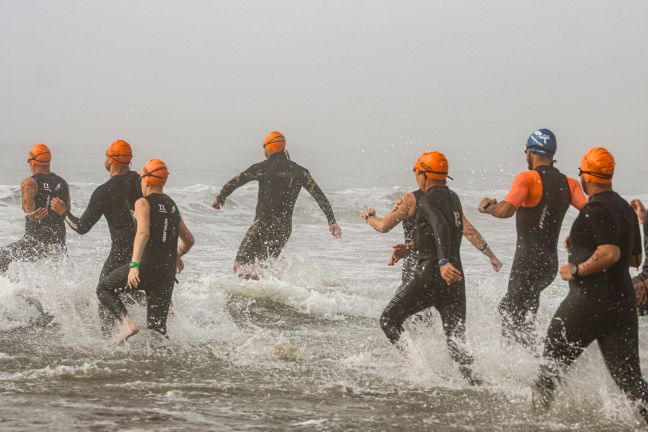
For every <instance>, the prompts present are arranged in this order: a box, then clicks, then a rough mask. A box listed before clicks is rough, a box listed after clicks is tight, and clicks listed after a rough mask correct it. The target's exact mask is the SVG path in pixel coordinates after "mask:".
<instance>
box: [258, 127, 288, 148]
mask: <svg viewBox="0 0 648 432" xmlns="http://www.w3.org/2000/svg"><path fill="white" fill-rule="evenodd" d="M263 148H264V149H268V151H269V152H270V154H273V153H278V152H280V151H284V150H285V149H286V137H285V136H284V135H283V134H282V133H281V132H277V131H274V132H270V133H269V134H268V136H267V137H266V139H265V140H263Z"/></svg>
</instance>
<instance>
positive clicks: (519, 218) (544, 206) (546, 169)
mask: <svg viewBox="0 0 648 432" xmlns="http://www.w3.org/2000/svg"><path fill="white" fill-rule="evenodd" d="M536 171H537V172H538V173H539V174H540V178H541V181H542V197H541V199H540V203H539V204H538V205H537V206H535V207H531V208H519V209H518V210H517V214H516V229H517V245H516V250H515V256H514V258H513V265H512V267H511V275H510V278H509V284H508V290H507V292H506V295H505V296H504V298H503V299H502V301H501V303H500V305H499V312H500V315H501V317H502V326H503V327H502V330H503V332H504V334H505V335H507V336H513V337H514V338H515V339H517V340H518V342H520V343H522V344H525V345H529V344H532V342H533V340H534V336H533V334H534V321H535V315H536V313H537V311H538V306H539V304H540V293H541V292H542V291H543V290H544V289H545V288H547V287H548V286H549V285H551V283H552V282H553V280H554V279H555V278H556V274H557V272H558V238H559V236H560V229H561V227H562V222H563V219H564V218H565V214H566V213H567V210H568V209H569V206H570V203H571V202H572V193H571V190H570V186H569V183H568V180H567V177H566V176H565V175H563V174H561V173H560V171H558V170H557V169H556V168H554V167H550V166H541V167H537V168H536Z"/></svg>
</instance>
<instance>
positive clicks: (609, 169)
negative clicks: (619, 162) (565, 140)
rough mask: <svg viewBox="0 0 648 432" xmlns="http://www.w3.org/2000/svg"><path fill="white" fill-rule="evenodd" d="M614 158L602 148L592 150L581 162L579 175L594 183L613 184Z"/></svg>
mask: <svg viewBox="0 0 648 432" xmlns="http://www.w3.org/2000/svg"><path fill="white" fill-rule="evenodd" d="M614 165H615V162H614V156H612V153H610V152H609V151H607V150H606V149H604V148H602V147H596V148H591V149H589V150H588V151H587V153H585V156H583V159H582V160H581V165H580V168H579V169H578V175H580V176H582V177H584V178H585V179H586V180H589V181H591V182H594V183H600V184H612V177H614Z"/></svg>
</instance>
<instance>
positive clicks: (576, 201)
mask: <svg viewBox="0 0 648 432" xmlns="http://www.w3.org/2000/svg"><path fill="white" fill-rule="evenodd" d="M567 182H569V190H570V191H571V197H572V198H571V205H573V206H574V207H576V208H577V209H578V210H580V209H582V208H583V207H585V204H587V197H586V196H585V192H583V187H582V186H581V184H580V182H579V181H578V180H576V179H573V178H571V177H567Z"/></svg>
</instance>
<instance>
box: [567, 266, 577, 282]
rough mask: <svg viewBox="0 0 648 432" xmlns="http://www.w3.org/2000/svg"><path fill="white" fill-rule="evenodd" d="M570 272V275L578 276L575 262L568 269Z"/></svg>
mask: <svg viewBox="0 0 648 432" xmlns="http://www.w3.org/2000/svg"><path fill="white" fill-rule="evenodd" d="M569 273H571V275H572V277H573V278H574V279H575V278H577V277H578V265H577V264H572V267H571V270H570V271H569Z"/></svg>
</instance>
